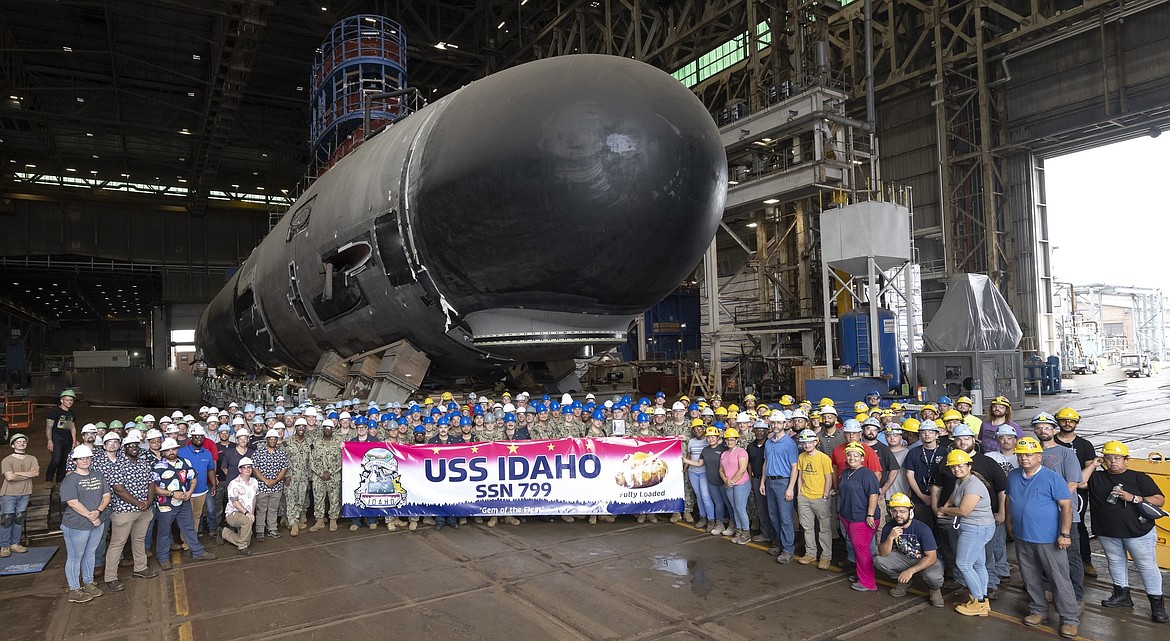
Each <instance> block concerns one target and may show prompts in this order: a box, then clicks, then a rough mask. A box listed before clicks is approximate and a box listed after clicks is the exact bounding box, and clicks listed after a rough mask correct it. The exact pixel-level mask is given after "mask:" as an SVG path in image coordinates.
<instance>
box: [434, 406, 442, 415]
mask: <svg viewBox="0 0 1170 641" xmlns="http://www.w3.org/2000/svg"><path fill="white" fill-rule="evenodd" d="M442 413H443V410H441V409H439V408H437V407H432V408H431V416H437V415H439V414H442Z"/></svg>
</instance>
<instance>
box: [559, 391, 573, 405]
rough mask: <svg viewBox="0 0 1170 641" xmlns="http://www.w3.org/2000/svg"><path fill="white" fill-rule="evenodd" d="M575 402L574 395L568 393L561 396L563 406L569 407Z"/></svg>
mask: <svg viewBox="0 0 1170 641" xmlns="http://www.w3.org/2000/svg"><path fill="white" fill-rule="evenodd" d="M572 402H573V395H572V394H569V393H568V392H566V393H565V394H564V395H563V396H561V405H569V404H571V403H572Z"/></svg>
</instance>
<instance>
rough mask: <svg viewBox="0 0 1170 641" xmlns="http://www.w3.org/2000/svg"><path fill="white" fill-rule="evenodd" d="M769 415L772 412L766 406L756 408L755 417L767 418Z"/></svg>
mask: <svg viewBox="0 0 1170 641" xmlns="http://www.w3.org/2000/svg"><path fill="white" fill-rule="evenodd" d="M771 413H772V410H770V409H768V406H767V405H761V406H760V407H757V408H756V416H759V417H760V418H767V417H768V416H769V415H770V414H771Z"/></svg>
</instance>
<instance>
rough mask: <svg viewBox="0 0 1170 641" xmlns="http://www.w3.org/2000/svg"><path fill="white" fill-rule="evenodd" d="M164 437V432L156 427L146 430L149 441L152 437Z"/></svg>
mask: <svg viewBox="0 0 1170 641" xmlns="http://www.w3.org/2000/svg"><path fill="white" fill-rule="evenodd" d="M162 437H163V433H162V432H160V431H158V430H156V429H153V428H152V429H150V430H148V431H147V432H146V440H148V441H149V440H150V439H152V438H162Z"/></svg>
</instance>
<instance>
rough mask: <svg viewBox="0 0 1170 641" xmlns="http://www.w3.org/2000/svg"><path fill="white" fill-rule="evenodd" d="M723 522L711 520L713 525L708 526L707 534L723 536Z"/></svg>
mask: <svg viewBox="0 0 1170 641" xmlns="http://www.w3.org/2000/svg"><path fill="white" fill-rule="evenodd" d="M723 527H724V525H723V522H722V521H711V525H710V526H709V527H708V528H707V534H710V535H711V536H723Z"/></svg>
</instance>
